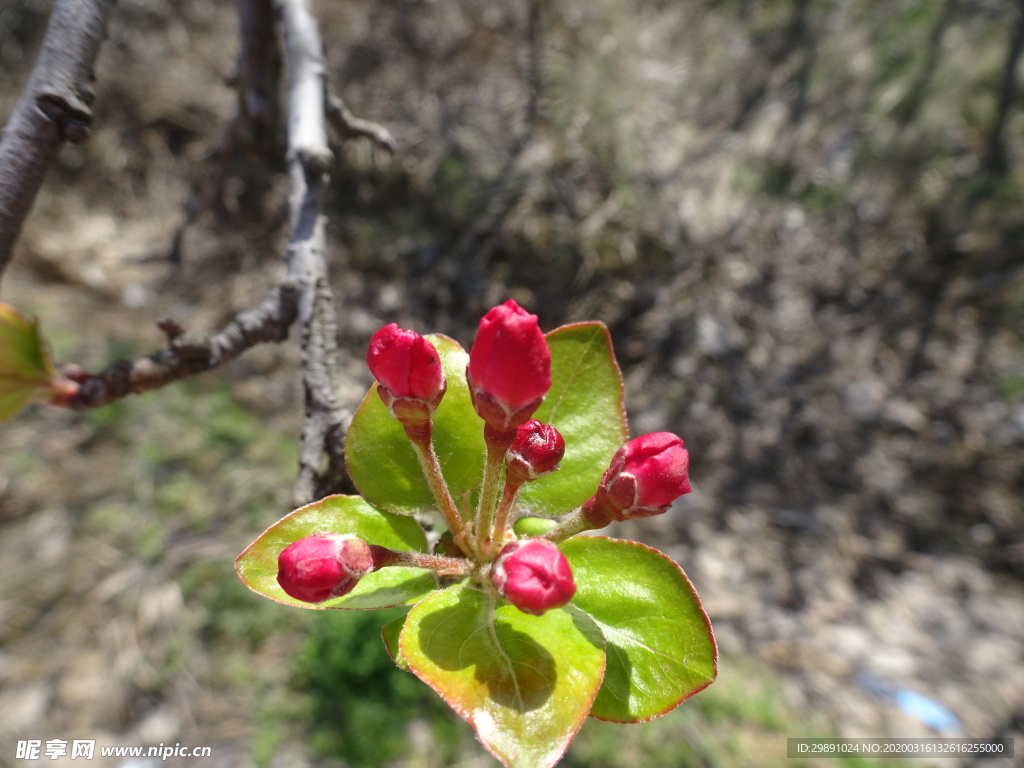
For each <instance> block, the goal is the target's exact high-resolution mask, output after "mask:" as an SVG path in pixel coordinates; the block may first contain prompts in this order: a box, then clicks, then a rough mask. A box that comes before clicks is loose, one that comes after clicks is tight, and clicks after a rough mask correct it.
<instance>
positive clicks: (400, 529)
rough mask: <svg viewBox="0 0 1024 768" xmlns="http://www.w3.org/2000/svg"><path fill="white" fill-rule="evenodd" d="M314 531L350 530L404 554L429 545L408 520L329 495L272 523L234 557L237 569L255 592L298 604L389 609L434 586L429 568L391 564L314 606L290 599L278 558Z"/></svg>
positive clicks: (350, 498)
mask: <svg viewBox="0 0 1024 768" xmlns="http://www.w3.org/2000/svg"><path fill="white" fill-rule="evenodd" d="M316 533H350V534H354V535H356V536H358V537H359V538H361V539H363V540H364V541H366V542H367V543H369V544H378V545H380V546H382V547H389V548H390V549H395V550H402V551H406V552H425V551H426V547H427V542H426V537H425V536H424V534H423V529H422V528H420V526H419V524H418V523H417V522H416V521H415V520H413V519H412V518H409V517H404V516H401V515H393V514H391V513H389V512H384V511H382V510H379V509H375V508H374V507H372V506H370V505H369V504H367V503H366V502H365V501H363V500H362V499H361V498H359V497H358V496H328V497H327V498H325V499H321V500H320V501H317V502H314V503H313V504H307V505H306V506H305V507H300V508H299V509H297V510H295V511H294V512H292V513H291V514H289V515H286V516H285V517H283V518H282V519H280V520H278V521H277V522H276V523H274V524H273V525H272V526H270V527H269V528H268V529H267V530H266V531H264V532H263V533H262V534H261V535H260V537H259V538H258V539H256V541H254V542H253V543H252V544H250V545H249V546H248V547H247V548H246V550H245V551H244V552H243V553H242V554H240V555H239V556H238V557H237V558H236V559H235V570H236V571H237V572H238V575H239V577H240V578H241V579H242V581H243V582H245V584H246V586H247V587H249V589H251V590H253V591H254V592H257V593H259V594H261V595H263V596H264V597H269V598H270V599H271V600H276V601H277V602H279V603H284V604H286V605H294V606H297V607H299V608H314V609H323V608H348V609H353V610H359V609H370V608H390V607H394V606H398V605H409V604H411V603H414V602H416V601H417V600H419V599H420V598H422V597H423V596H424V595H426V594H429V593H430V592H432V591H433V590H435V589H436V588H437V583H436V581H435V579H434V575H433V572H431V571H424V570H423V569H421V568H397V567H389V568H382V569H380V570H379V571H374V572H373V573H369V574H367V575H366V576H364V577H363V578H362V579H361V580H360V581H359V583H358V584H357V585H356V588H355V589H354V590H352V591H351V592H350V593H348V594H347V595H345V596H344V597H339V598H335V599H333V600H326V601H324V602H322V603H316V604H312V603H304V602H302V601H301V600H296V599H294V598H292V597H289V596H288V595H287V594H285V592H284V590H282V589H281V587H280V585H279V584H278V583H277V557H278V555H280V554H281V551H282V550H283V549H284V548H285V547H287V546H288V545H289V544H291V543H292V542H293V541H298V540H299V539H303V538H305V537H306V536H312V535H313V534H316Z"/></svg>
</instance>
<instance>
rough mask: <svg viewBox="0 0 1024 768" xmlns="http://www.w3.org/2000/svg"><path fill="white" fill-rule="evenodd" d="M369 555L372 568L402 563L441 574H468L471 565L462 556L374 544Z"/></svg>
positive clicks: (376, 568)
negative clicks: (447, 555)
mask: <svg viewBox="0 0 1024 768" xmlns="http://www.w3.org/2000/svg"><path fill="white" fill-rule="evenodd" d="M370 555H371V556H372V557H373V569H374V570H378V569H380V568H386V567H387V566H389V565H404V566H406V567H409V568H426V569H428V570H431V571H437V572H438V573H439V574H440V575H441V576H468V575H469V573H470V571H471V570H472V567H473V566H472V564H471V563H470V561H469V560H466V559H465V558H463V557H445V556H444V555H427V554H424V553H422V552H400V551H398V550H394V549H388V548H387V547H381V546H378V545H376V544H371V545H370Z"/></svg>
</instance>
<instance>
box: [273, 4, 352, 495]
mask: <svg viewBox="0 0 1024 768" xmlns="http://www.w3.org/2000/svg"><path fill="white" fill-rule="evenodd" d="M277 9H278V13H279V14H280V18H281V23H282V27H283V32H284V49H285V63H286V69H287V72H288V173H289V177H290V181H291V194H290V197H289V203H290V208H291V236H290V238H289V241H288V274H289V277H290V278H291V279H292V280H293V281H294V282H295V283H296V285H298V286H300V288H301V291H302V293H301V297H300V299H299V317H298V320H299V326H300V328H301V332H302V376H303V385H304V389H305V405H306V412H305V421H304V423H303V428H302V438H301V441H300V444H299V475H298V478H297V479H296V483H295V499H296V502H298V503H304V502H308V501H311V500H313V499H315V498H319V496H320V495H322V494H323V493H325V492H330V491H333V490H336V489H339V488H342V487H344V485H345V483H346V482H347V474H346V473H345V469H344V441H343V439H342V436H343V435H344V433H345V429H346V427H347V424H348V421H349V418H350V416H349V414H348V413H347V412H346V411H345V410H344V409H343V408H342V407H341V405H340V402H339V397H338V393H337V388H336V382H337V380H338V354H337V317H336V314H335V310H334V302H333V298H332V295H331V289H330V285H329V284H328V281H327V267H326V264H325V262H324V247H325V239H324V217H323V197H324V188H325V186H326V181H327V172H328V170H329V168H330V165H331V162H332V160H333V156H332V155H331V151H330V149H328V147H327V128H326V122H325V104H324V93H325V88H324V83H325V80H326V68H325V64H324V60H323V55H322V50H323V48H322V44H321V41H320V32H319V30H318V28H317V24H316V20H315V19H314V18H313V16H312V14H311V13H310V12H309V7H308V3H307V1H306V0H277ZM325 457H326V462H325V460H324V459H325Z"/></svg>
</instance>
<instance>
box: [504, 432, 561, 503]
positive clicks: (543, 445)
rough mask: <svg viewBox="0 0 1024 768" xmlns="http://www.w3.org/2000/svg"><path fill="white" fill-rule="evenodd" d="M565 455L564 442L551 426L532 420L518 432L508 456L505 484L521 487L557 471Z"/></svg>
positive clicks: (506, 456) (506, 458)
mask: <svg viewBox="0 0 1024 768" xmlns="http://www.w3.org/2000/svg"><path fill="white" fill-rule="evenodd" d="M564 455H565V440H563V439H562V436H561V435H560V434H559V432H558V430H557V429H555V428H554V427H553V426H551V425H550V424H544V423H543V422H540V421H537V419H530V420H529V421H528V422H526V423H525V424H523V425H522V426H521V427H519V429H517V430H516V438H515V440H513V441H512V446H511V447H510V448H509V449H508V453H507V454H505V461H506V464H507V470H506V473H505V477H506V482H508V483H511V484H513V485H515V486H516V487H518V486H520V485H522V484H523V483H525V482H527V481H529V480H536V479H537V478H538V477H543V476H544V475H547V474H550V473H551V472H554V471H555V470H556V469H558V462H560V461H561V460H562V457H563V456H564Z"/></svg>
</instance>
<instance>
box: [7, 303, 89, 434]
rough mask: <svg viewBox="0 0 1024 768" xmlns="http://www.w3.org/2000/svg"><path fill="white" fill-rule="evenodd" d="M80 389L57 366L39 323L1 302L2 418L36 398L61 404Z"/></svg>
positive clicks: (10, 415) (8, 416)
mask: <svg viewBox="0 0 1024 768" xmlns="http://www.w3.org/2000/svg"><path fill="white" fill-rule="evenodd" d="M77 391H78V385H77V384H75V382H73V381H71V380H70V379H68V378H66V377H65V376H62V375H61V374H60V373H59V372H58V371H57V369H56V368H55V367H54V365H53V362H52V361H51V359H50V350H49V347H48V346H47V344H46V340H45V339H44V338H43V335H42V333H40V331H39V324H38V323H37V322H36V321H35V320H33V319H31V318H29V317H26V316H25V315H23V314H22V313H21V312H19V311H18V310H16V309H15V308H14V307H12V306H10V305H9V304H0V421H6V420H7V419H9V418H11V417H12V416H14V415H15V414H17V413H18V411H20V410H21V409H22V408H24V407H25V406H26V405H28V404H29V403H30V402H32V401H33V400H49V401H52V402H54V403H55V404H61V401H62V400H64V399H66V398H68V397H71V396H72V395H74V394H75V392H77Z"/></svg>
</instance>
